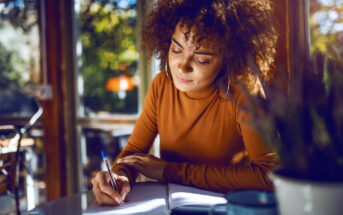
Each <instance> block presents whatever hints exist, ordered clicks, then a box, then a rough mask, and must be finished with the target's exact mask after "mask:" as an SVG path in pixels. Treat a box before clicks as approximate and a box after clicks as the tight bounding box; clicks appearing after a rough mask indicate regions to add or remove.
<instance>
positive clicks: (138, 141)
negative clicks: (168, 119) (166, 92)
mask: <svg viewBox="0 0 343 215" xmlns="http://www.w3.org/2000/svg"><path fill="white" fill-rule="evenodd" d="M157 79H158V78H157V77H156V78H155V79H154V80H153V82H152V84H151V86H150V87H149V90H148V93H147V95H146V98H145V101H144V106H143V110H142V113H141V115H140V116H139V118H138V120H137V122H136V124H135V128H134V130H133V132H132V134H131V135H130V138H129V140H128V143H127V145H126V146H125V147H124V149H123V150H122V151H121V153H120V154H119V155H118V156H117V158H116V159H115V161H114V163H113V166H112V171H123V172H125V173H126V174H127V175H128V177H129V181H130V184H131V185H133V184H134V182H135V180H136V177H137V171H136V170H135V169H134V168H132V167H128V166H125V165H123V164H117V163H116V162H117V160H118V159H119V158H122V157H125V156H127V155H130V154H133V153H144V154H146V153H148V151H149V149H150V147H151V145H152V143H153V141H154V139H155V137H156V135H157V112H156V100H157V97H158V85H159V83H158V82H159V81H158V80H157Z"/></svg>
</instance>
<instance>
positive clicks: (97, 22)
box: [79, 0, 138, 115]
mask: <svg viewBox="0 0 343 215" xmlns="http://www.w3.org/2000/svg"><path fill="white" fill-rule="evenodd" d="M135 8H136V4H135V1H134V2H133V3H132V4H129V5H128V6H127V7H126V8H121V7H119V6H118V4H117V3H116V2H114V3H113V2H112V1H111V2H110V1H101V2H100V1H94V0H93V1H89V2H86V1H84V3H81V11H80V14H79V24H80V41H81V43H82V55H81V61H82V66H81V74H82V77H83V81H84V92H83V96H82V101H83V104H84V107H85V109H86V115H87V114H91V113H96V112H99V111H105V112H111V113H137V111H138V90H137V87H136V88H135V89H134V90H132V91H127V92H126V97H125V98H123V99H121V98H119V96H118V92H108V91H106V89H105V86H106V82H107V80H108V79H110V78H112V77H116V76H120V75H122V74H125V75H127V76H130V77H134V75H135V74H136V70H137V59H138V53H137V50H136V38H137V34H136V9H135ZM123 67H124V68H128V69H123Z"/></svg>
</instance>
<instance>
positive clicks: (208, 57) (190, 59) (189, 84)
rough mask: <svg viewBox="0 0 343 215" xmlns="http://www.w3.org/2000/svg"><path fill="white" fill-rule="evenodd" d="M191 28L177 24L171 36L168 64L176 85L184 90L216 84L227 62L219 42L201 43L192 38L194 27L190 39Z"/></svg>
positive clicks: (191, 90)
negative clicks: (224, 61) (186, 35)
mask: <svg viewBox="0 0 343 215" xmlns="http://www.w3.org/2000/svg"><path fill="white" fill-rule="evenodd" d="M187 31H188V28H187V27H180V25H177V26H176V28H175V31H174V33H173V35H172V38H171V44H170V47H169V53H168V63H169V68H170V71H171V75H172V78H173V82H174V84H175V87H176V88H177V89H178V90H180V91H182V92H196V91H199V90H203V89H206V88H208V87H209V86H210V85H212V84H214V82H215V79H216V77H217V76H218V74H219V71H220V69H221V67H222V63H223V57H222V56H223V55H222V54H221V53H220V51H219V48H218V47H219V46H218V45H219V44H217V43H216V42H214V41H218V40H214V39H212V40H211V39H209V40H208V39H203V40H201V41H200V44H199V45H200V46H199V45H197V44H196V43H194V42H193V41H192V38H193V35H194V31H193V30H192V28H191V31H190V34H189V37H188V40H187V39H186V37H185V33H186V32H187Z"/></svg>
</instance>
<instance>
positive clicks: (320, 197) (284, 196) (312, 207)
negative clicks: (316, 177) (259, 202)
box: [269, 171, 343, 215]
mask: <svg viewBox="0 0 343 215" xmlns="http://www.w3.org/2000/svg"><path fill="white" fill-rule="evenodd" d="M269 176H270V178H271V179H272V181H273V183H274V187H275V193H276V197H277V201H278V210H279V214H280V215H306V214H311V215H336V214H337V215H342V214H343V182H342V183H329V182H328V183H325V182H315V181H308V180H300V179H294V178H291V177H286V176H283V175H281V174H278V171H274V172H272V173H271V174H270V175H269Z"/></svg>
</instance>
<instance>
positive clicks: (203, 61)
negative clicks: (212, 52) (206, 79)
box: [195, 57, 211, 65]
mask: <svg viewBox="0 0 343 215" xmlns="http://www.w3.org/2000/svg"><path fill="white" fill-rule="evenodd" d="M195 60H196V61H197V62H198V63H200V64H203V65H206V64H210V63H211V60H210V59H207V58H201V57H196V58H195Z"/></svg>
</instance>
